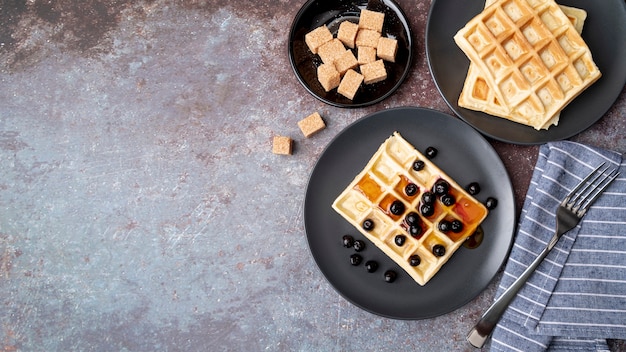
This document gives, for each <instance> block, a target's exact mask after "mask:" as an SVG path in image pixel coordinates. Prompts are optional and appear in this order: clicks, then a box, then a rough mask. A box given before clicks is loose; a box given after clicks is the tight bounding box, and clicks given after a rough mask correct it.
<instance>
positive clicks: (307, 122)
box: [298, 111, 326, 138]
mask: <svg viewBox="0 0 626 352" xmlns="http://www.w3.org/2000/svg"><path fill="white" fill-rule="evenodd" d="M298 127H300V130H301V131H302V134H304V136H305V137H306V138H309V137H310V136H312V135H314V134H315V133H317V132H319V131H321V130H323V129H324V128H326V124H325V123H324V120H322V117H321V116H320V114H319V113H318V112H317V111H316V112H314V113H312V114H311V115H309V116H307V117H305V118H304V119H302V120H300V121H298Z"/></svg>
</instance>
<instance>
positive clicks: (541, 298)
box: [490, 141, 626, 352]
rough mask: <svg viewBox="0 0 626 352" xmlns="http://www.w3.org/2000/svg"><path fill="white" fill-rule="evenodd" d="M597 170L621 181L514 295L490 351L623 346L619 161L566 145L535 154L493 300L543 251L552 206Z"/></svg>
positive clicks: (623, 204)
mask: <svg viewBox="0 0 626 352" xmlns="http://www.w3.org/2000/svg"><path fill="white" fill-rule="evenodd" d="M602 162H606V163H607V165H610V166H611V167H616V168H619V169H620V170H619V171H620V176H619V177H618V178H617V179H616V180H615V181H614V182H613V183H612V184H611V185H610V186H609V188H608V189H607V190H606V191H605V192H604V194H603V195H602V196H601V197H600V198H598V200H597V201H596V202H595V203H594V205H592V207H591V208H590V209H589V211H588V212H587V214H586V215H585V217H584V218H583V221H581V222H580V223H579V225H578V226H577V227H576V228H574V229H573V230H571V231H570V232H568V233H566V234H565V235H564V236H563V237H561V239H560V240H559V242H558V243H557V245H556V246H555V247H554V248H553V249H552V251H551V252H550V253H549V254H548V256H547V257H546V259H544V261H543V262H542V263H541V264H540V265H539V267H538V268H537V271H536V272H535V273H534V274H533V275H532V276H531V277H530V279H529V280H528V282H527V283H526V285H525V286H524V287H523V288H522V289H521V290H520V292H519V293H518V295H517V297H516V298H515V299H514V300H513V302H512V303H511V305H510V306H509V308H508V309H507V311H506V312H505V314H504V316H503V317H502V319H501V320H500V322H499V323H498V325H497V327H496V329H495V330H494V332H493V336H492V340H491V345H490V346H491V347H490V348H491V351H524V352H532V351H608V350H609V348H608V346H607V343H606V339H607V338H613V339H626V161H623V160H622V156H621V155H620V154H618V153H615V152H612V151H608V150H602V149H598V148H594V147H590V146H586V145H582V144H578V143H574V142H569V141H563V142H553V143H548V144H545V145H542V146H541V148H540V150H539V156H538V159H537V164H536V166H535V170H534V172H533V175H532V178H531V182H530V186H529V189H528V194H527V195H526V199H525V202H524V207H523V209H522V213H521V216H520V222H519V226H518V229H517V234H516V238H515V243H514V246H513V248H512V249H511V254H510V257H509V259H508V261H507V264H506V266H505V271H504V274H503V277H502V280H501V282H500V286H499V287H498V290H497V293H496V295H497V296H500V295H501V294H502V292H503V291H504V290H505V289H506V288H507V287H509V286H510V285H511V283H512V282H513V281H514V280H515V279H516V278H517V277H518V276H519V275H520V274H521V273H522V272H523V271H524V269H525V268H526V267H528V265H529V264H530V263H531V262H532V261H533V259H534V258H536V257H537V255H538V254H539V252H540V251H541V250H542V249H543V248H545V246H546V244H547V242H548V241H549V239H550V238H551V237H552V236H553V234H554V228H555V226H556V220H555V219H556V214H555V211H556V208H557V206H558V204H559V203H560V202H561V200H562V199H563V198H564V197H565V195H566V194H567V193H568V192H569V191H570V190H571V189H572V188H574V187H575V186H576V184H578V182H580V181H581V180H582V179H583V178H584V177H585V176H586V175H587V174H588V173H589V172H591V170H593V169H594V168H595V167H596V166H598V165H599V164H601V163H602Z"/></svg>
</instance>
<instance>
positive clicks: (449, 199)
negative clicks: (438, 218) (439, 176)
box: [441, 194, 456, 207]
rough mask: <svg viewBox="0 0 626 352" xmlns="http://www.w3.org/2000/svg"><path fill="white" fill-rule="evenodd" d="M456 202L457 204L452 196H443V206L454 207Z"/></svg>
mask: <svg viewBox="0 0 626 352" xmlns="http://www.w3.org/2000/svg"><path fill="white" fill-rule="evenodd" d="M454 202H456V200H455V199H454V197H453V196H452V195H450V194H444V195H443V196H441V203H443V205H445V206H448V207H449V206H451V205H453V204H454Z"/></svg>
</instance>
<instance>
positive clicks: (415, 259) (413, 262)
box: [409, 254, 422, 266]
mask: <svg viewBox="0 0 626 352" xmlns="http://www.w3.org/2000/svg"><path fill="white" fill-rule="evenodd" d="M421 262H422V258H420V256H419V255H417V254H413V255H412V256H411V257H410V258H409V264H411V266H418V265H420V263H421Z"/></svg>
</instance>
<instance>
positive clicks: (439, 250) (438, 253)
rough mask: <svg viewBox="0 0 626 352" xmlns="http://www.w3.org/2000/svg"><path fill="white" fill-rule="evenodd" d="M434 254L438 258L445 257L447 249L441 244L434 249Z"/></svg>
mask: <svg viewBox="0 0 626 352" xmlns="http://www.w3.org/2000/svg"><path fill="white" fill-rule="evenodd" d="M433 254H434V255H435V256H437V257H443V256H444V255H445V254H446V248H445V247H444V246H442V245H440V244H436V245H435V246H434V247H433Z"/></svg>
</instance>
